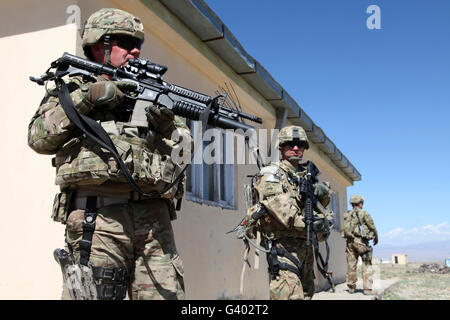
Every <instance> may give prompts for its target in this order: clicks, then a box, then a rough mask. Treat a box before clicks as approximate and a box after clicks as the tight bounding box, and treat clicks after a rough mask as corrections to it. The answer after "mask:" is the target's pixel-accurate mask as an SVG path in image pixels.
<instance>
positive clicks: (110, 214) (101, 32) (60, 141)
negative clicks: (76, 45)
mask: <svg viewBox="0 0 450 320" xmlns="http://www.w3.org/2000/svg"><path fill="white" fill-rule="evenodd" d="M143 41H144V29H143V24H142V22H141V21H140V19H139V18H137V17H135V16H133V15H131V14H129V13H127V12H125V11H122V10H119V9H111V8H107V9H101V10H99V11H97V12H95V13H93V14H92V15H91V16H90V17H89V18H88V20H87V21H86V23H85V25H84V30H83V34H82V46H83V50H84V52H85V55H86V56H87V57H88V59H89V60H86V59H83V58H80V57H76V56H73V55H70V54H67V53H66V54H64V55H63V56H62V57H61V58H60V59H58V60H56V61H54V62H53V63H52V65H51V67H50V68H49V70H47V72H46V73H45V74H44V75H42V76H41V77H39V78H34V77H30V79H31V80H32V81H34V82H37V83H38V84H40V85H43V84H44V83H46V81H54V82H55V85H56V86H55V87H54V88H47V87H46V88H47V94H46V95H45V97H44V99H43V100H42V102H41V105H40V106H39V108H38V110H37V112H36V113H35V115H34V116H33V117H32V119H31V122H30V124H29V131H28V145H29V146H30V147H31V148H32V149H33V150H34V151H36V152H38V153H40V154H54V155H55V157H54V158H53V159H52V164H53V166H54V167H55V168H56V184H57V185H59V186H60V190H61V192H60V193H58V194H57V195H56V197H55V201H54V206H53V215H52V218H53V220H55V221H58V222H61V223H63V224H65V225H66V234H65V238H66V248H65V249H57V250H55V251H54V255H55V258H56V260H57V261H58V262H59V263H60V266H61V268H62V271H63V277H64V283H65V288H66V289H67V290H68V293H69V295H70V297H71V298H72V299H103V300H110V299H116V300H120V299H124V298H125V297H126V295H127V294H128V297H129V298H130V299H183V298H184V292H185V290H184V281H183V276H184V272H183V265H182V261H181V258H180V256H179V255H178V253H177V249H176V246H175V240H174V233H173V229H172V224H171V220H174V219H176V211H177V210H180V204H181V202H180V200H181V198H182V197H183V193H184V180H185V178H184V170H185V169H186V163H188V162H190V159H191V156H190V155H191V153H192V136H191V133H190V131H189V129H188V127H187V126H186V125H185V124H184V123H183V122H182V121H181V120H180V118H178V116H181V117H185V118H190V119H192V120H200V121H202V122H203V124H204V125H205V126H206V124H209V125H212V126H218V127H222V128H234V129H237V128H240V129H244V130H245V129H249V128H252V127H250V126H248V125H246V124H244V123H242V122H240V121H239V118H241V117H246V118H247V119H250V120H255V121H261V119H259V118H257V117H253V116H252V115H246V114H243V113H239V112H234V111H233V110H230V109H227V108H225V107H223V106H222V105H221V97H216V98H214V99H213V98H211V97H209V96H207V95H203V94H200V93H198V92H195V91H192V90H189V89H186V88H182V87H179V86H176V85H171V84H169V83H166V82H164V81H163V80H162V75H163V74H164V72H165V71H166V70H167V68H166V67H164V66H160V65H157V64H154V63H152V62H150V61H148V60H145V59H139V56H140V53H141V46H142V43H143ZM176 156H178V158H180V159H181V160H179V159H178V160H177V159H175V158H176ZM183 166H184V168H183ZM175 202H176V204H175Z"/></svg>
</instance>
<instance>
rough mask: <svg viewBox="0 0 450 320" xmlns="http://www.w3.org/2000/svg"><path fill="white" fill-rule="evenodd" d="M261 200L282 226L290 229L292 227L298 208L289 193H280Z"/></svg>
mask: <svg viewBox="0 0 450 320" xmlns="http://www.w3.org/2000/svg"><path fill="white" fill-rule="evenodd" d="M261 202H262V203H263V204H264V206H265V207H266V208H267V210H268V211H269V212H270V213H271V215H272V216H273V217H274V218H275V219H276V220H277V221H278V222H279V223H280V224H281V225H282V226H283V227H284V228H286V229H290V228H291V227H292V225H293V224H294V220H295V217H296V215H297V212H299V209H298V207H296V206H295V205H294V202H295V200H294V199H293V198H291V196H290V195H289V193H282V194H279V195H276V196H275V197H272V198H271V199H269V200H264V201H261Z"/></svg>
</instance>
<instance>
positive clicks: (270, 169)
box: [259, 165, 280, 182]
mask: <svg viewBox="0 0 450 320" xmlns="http://www.w3.org/2000/svg"><path fill="white" fill-rule="evenodd" d="M259 173H260V175H262V176H265V181H266V182H280V174H279V168H278V167H277V166H274V165H271V166H267V167H264V168H262V169H261V171H260V172H259Z"/></svg>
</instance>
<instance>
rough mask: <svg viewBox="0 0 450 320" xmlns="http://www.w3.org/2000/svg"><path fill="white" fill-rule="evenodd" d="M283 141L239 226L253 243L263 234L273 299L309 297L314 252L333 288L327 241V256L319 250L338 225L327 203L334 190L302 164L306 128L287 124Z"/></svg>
mask: <svg viewBox="0 0 450 320" xmlns="http://www.w3.org/2000/svg"><path fill="white" fill-rule="evenodd" d="M278 142H279V148H280V151H281V160H280V161H279V162H273V163H271V164H270V165H269V166H265V167H263V168H262V169H261V170H260V172H259V174H258V175H256V177H255V178H254V179H252V180H254V184H253V195H252V199H253V206H251V207H250V208H249V210H248V213H247V216H246V217H245V219H244V220H243V222H242V223H241V224H240V225H239V226H238V227H237V228H236V229H235V231H236V233H237V236H238V238H245V239H246V240H248V241H249V242H251V243H254V241H253V239H255V238H256V235H255V234H256V233H257V232H260V233H261V245H262V246H263V247H264V248H261V247H260V249H261V250H262V251H265V252H266V257H267V262H268V266H269V276H270V284H269V287H270V298H271V299H276V300H288V299H289V300H303V299H308V300H309V299H311V298H312V296H313V294H314V278H315V277H314V257H315V258H316V260H317V266H318V270H319V271H320V272H321V274H322V275H323V276H324V277H326V278H327V279H328V280H329V282H330V284H331V286H332V287H333V288H334V286H333V283H332V279H331V273H330V272H329V271H328V255H329V248H328V246H327V257H326V259H325V260H324V259H323V258H322V255H321V254H320V252H319V242H322V241H325V240H326V239H327V238H328V235H329V233H330V230H331V228H332V224H333V221H332V219H333V212H332V211H331V210H329V209H327V208H326V206H327V205H328V204H329V202H330V199H331V194H332V191H331V189H330V186H329V184H328V183H326V182H319V181H318V179H317V175H318V174H319V170H318V169H317V168H316V167H315V165H314V164H313V163H312V162H311V161H308V162H306V163H301V160H302V157H303V153H304V151H305V150H307V149H308V148H309V142H308V138H307V136H306V133H305V131H304V130H303V128H301V127H298V126H288V127H284V128H282V129H281V130H280V132H279V135H278ZM254 245H255V244H254ZM256 245H257V244H256Z"/></svg>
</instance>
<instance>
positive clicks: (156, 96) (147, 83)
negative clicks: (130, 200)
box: [30, 53, 262, 198]
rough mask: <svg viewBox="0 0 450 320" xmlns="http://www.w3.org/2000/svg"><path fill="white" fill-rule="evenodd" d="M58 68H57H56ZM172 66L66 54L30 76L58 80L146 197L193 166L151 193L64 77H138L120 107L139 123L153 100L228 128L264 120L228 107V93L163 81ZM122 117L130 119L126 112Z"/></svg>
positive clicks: (91, 133) (69, 104)
mask: <svg viewBox="0 0 450 320" xmlns="http://www.w3.org/2000/svg"><path fill="white" fill-rule="evenodd" d="M52 69H55V70H54V71H51V70H52ZM166 71H167V67H165V66H161V65H158V64H156V63H153V62H151V61H149V60H146V59H130V60H129V61H128V64H127V65H126V66H123V67H120V68H116V67H114V66H110V65H104V64H101V63H97V62H93V61H90V60H86V59H83V58H80V57H77V56H74V55H71V54H68V53H64V54H63V56H62V57H61V58H59V59H57V60H55V61H53V62H52V63H51V65H50V68H48V69H47V71H46V72H45V73H44V74H43V75H42V76H41V77H37V78H35V77H30V80H31V81H33V82H36V83H37V84H39V85H44V84H45V82H46V81H51V80H52V81H54V82H55V84H56V90H55V91H56V93H57V95H58V98H59V102H60V104H61V107H62V108H63V110H64V112H65V113H66V115H67V117H68V118H69V119H70V120H71V121H72V123H73V124H74V125H75V126H76V127H78V128H79V129H80V130H81V131H82V132H83V133H84V134H86V135H87V136H88V137H89V138H91V139H92V140H94V141H95V142H96V143H97V144H99V145H100V146H101V147H103V148H105V149H107V150H108V151H109V152H111V154H112V156H113V157H114V159H115V160H116V161H117V163H118V164H119V166H120V168H121V170H122V173H123V175H124V176H125V178H126V180H127V181H128V183H129V184H130V186H131V187H132V188H133V189H134V190H135V191H137V192H138V193H139V194H140V195H142V196H143V197H145V198H155V197H160V196H161V195H162V194H164V193H165V192H166V191H168V190H169V189H170V188H172V187H173V186H174V185H175V184H176V183H178V181H180V180H181V179H182V178H183V176H184V171H185V170H186V168H187V166H185V167H184V169H183V170H182V171H181V173H180V174H179V175H178V177H177V178H175V179H174V181H172V183H171V184H169V185H167V186H166V187H165V188H164V189H163V190H162V191H160V192H156V191H153V192H150V193H145V192H144V191H143V190H142V189H141V187H140V186H139V185H138V184H137V182H136V181H135V180H134V178H133V177H132V175H131V173H130V172H129V170H128V168H127V167H126V165H125V163H124V162H123V160H122V159H121V158H120V155H119V153H118V151H117V149H116V147H115V145H114V143H113V142H112V140H111V138H110V137H109V135H108V133H107V132H106V131H105V130H104V129H103V127H102V126H101V125H100V124H99V123H97V122H96V121H95V120H94V119H91V118H89V117H87V116H85V115H82V114H80V113H79V112H78V110H77V109H76V108H75V105H74V103H73V101H72V99H71V97H70V93H69V89H68V87H67V85H66V83H65V82H64V80H63V77H64V76H69V77H73V76H82V77H83V78H85V79H87V80H89V79H93V78H94V76H93V75H98V76H100V75H108V76H110V77H111V79H112V80H114V81H131V82H134V83H135V84H136V90H134V91H132V92H130V93H128V94H127V95H126V96H127V98H128V102H131V103H129V105H128V106H126V107H125V110H120V112H121V114H122V115H123V114H124V115H125V116H128V119H125V121H128V120H129V121H130V122H131V124H132V125H136V126H137V127H146V126H148V123H147V117H146V111H145V107H146V106H148V105H149V102H150V103H153V104H154V105H156V106H157V107H161V106H164V107H166V108H168V109H170V110H172V112H173V113H174V114H176V115H179V116H182V117H185V118H188V119H191V120H200V121H202V125H203V128H205V127H206V125H207V124H209V125H212V126H216V127H220V128H224V129H243V130H244V131H245V130H248V129H254V128H253V127H252V126H249V125H247V124H245V123H243V122H239V120H241V118H244V119H248V120H251V121H254V122H258V123H262V119H261V118H259V117H256V116H253V115H250V114H246V113H243V112H238V111H236V110H232V109H229V108H226V107H224V106H223V102H224V98H225V97H226V96H225V95H219V96H217V97H215V98H211V97H209V96H207V95H204V94H201V93H198V92H195V91H192V90H189V89H186V88H183V87H180V86H177V85H173V84H169V83H167V82H165V81H163V79H162V75H163V74H164V73H165V72H166ZM94 79H95V78H94ZM121 121H124V120H123V119H122V117H121Z"/></svg>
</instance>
